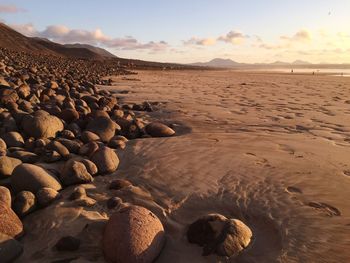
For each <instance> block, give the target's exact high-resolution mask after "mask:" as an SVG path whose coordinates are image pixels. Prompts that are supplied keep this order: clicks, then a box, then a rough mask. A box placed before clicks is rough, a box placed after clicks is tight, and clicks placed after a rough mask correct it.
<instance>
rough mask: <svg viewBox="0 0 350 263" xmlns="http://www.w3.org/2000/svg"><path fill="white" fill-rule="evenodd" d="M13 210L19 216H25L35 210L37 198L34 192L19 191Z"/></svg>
mask: <svg viewBox="0 0 350 263" xmlns="http://www.w3.org/2000/svg"><path fill="white" fill-rule="evenodd" d="M12 207H13V210H14V211H15V212H16V214H17V215H18V216H19V217H23V216H25V215H27V214H29V213H31V212H33V211H34V210H35V207H36V198H35V195H34V194H33V193H32V192H29V191H22V192H19V193H18V194H17V195H16V197H15V200H14V201H13V206H12Z"/></svg>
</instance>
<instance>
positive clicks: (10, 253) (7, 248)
mask: <svg viewBox="0 0 350 263" xmlns="http://www.w3.org/2000/svg"><path fill="white" fill-rule="evenodd" d="M22 252H23V246H22V244H21V243H19V242H18V241H17V240H16V239H14V238H12V237H10V236H8V235H6V234H3V233H0V259H1V263H12V262H14V261H15V259H16V258H18V257H19V256H20V255H21V254H22Z"/></svg>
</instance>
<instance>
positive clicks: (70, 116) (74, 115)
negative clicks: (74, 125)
mask: <svg viewBox="0 0 350 263" xmlns="http://www.w3.org/2000/svg"><path fill="white" fill-rule="evenodd" d="M59 117H60V118H61V119H62V120H64V121H65V122H66V123H71V122H73V121H76V120H77V119H79V112H77V111H76V110H75V109H63V110H62V111H61V112H60V114H59Z"/></svg>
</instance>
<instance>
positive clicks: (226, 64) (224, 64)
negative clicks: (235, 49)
mask: <svg viewBox="0 0 350 263" xmlns="http://www.w3.org/2000/svg"><path fill="white" fill-rule="evenodd" d="M191 65H193V66H202V67H217V68H231V67H237V66H240V65H242V63H238V62H236V61H233V60H232V59H223V58H214V59H212V60H210V61H209V62H197V63H192V64H191Z"/></svg>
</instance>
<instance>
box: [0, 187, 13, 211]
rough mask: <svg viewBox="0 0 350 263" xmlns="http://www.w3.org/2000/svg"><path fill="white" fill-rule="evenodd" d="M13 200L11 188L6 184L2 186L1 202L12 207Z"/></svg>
mask: <svg viewBox="0 0 350 263" xmlns="http://www.w3.org/2000/svg"><path fill="white" fill-rule="evenodd" d="M11 200H12V199H11V192H10V190H9V189H8V188H7V187H5V186H0V203H1V202H2V203H3V204H5V205H7V206H8V207H11Z"/></svg>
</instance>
